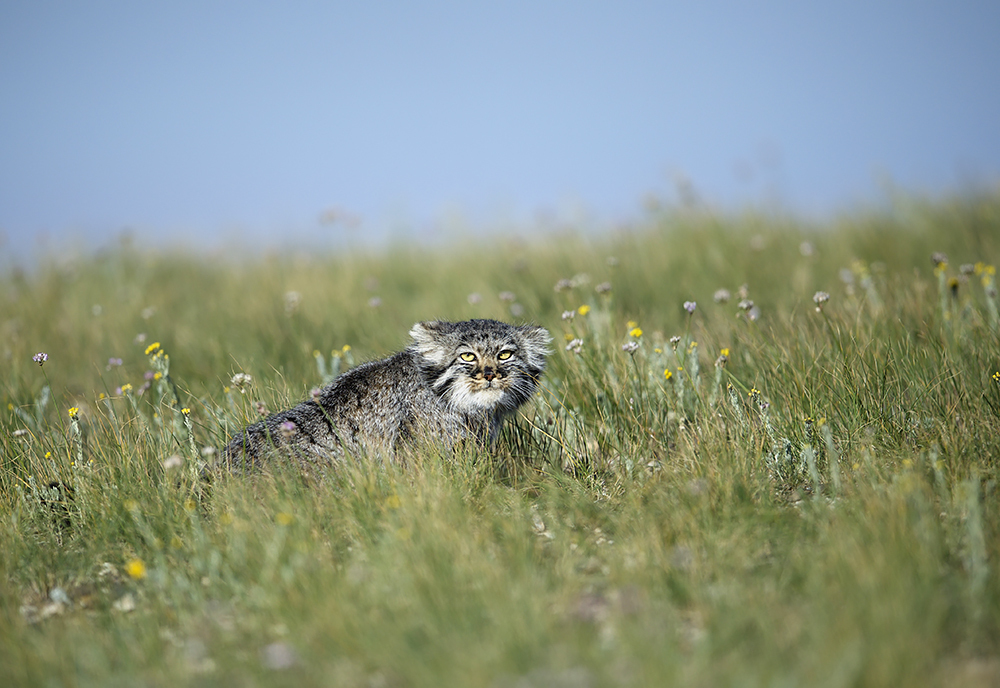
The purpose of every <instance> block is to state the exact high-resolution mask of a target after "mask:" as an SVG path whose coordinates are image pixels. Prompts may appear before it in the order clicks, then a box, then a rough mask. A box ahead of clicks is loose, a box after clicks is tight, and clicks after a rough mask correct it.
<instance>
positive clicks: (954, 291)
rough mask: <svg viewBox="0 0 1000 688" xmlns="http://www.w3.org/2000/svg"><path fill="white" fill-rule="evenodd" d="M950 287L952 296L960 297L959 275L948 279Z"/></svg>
mask: <svg viewBox="0 0 1000 688" xmlns="http://www.w3.org/2000/svg"><path fill="white" fill-rule="evenodd" d="M948 289H950V290H951V296H952V298H957V297H958V278H957V277H952V278H951V279H949V280H948Z"/></svg>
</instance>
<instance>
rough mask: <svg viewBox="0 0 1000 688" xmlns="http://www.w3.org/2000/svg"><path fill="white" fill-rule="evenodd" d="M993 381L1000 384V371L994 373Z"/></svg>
mask: <svg viewBox="0 0 1000 688" xmlns="http://www.w3.org/2000/svg"><path fill="white" fill-rule="evenodd" d="M993 382H995V383H997V384H998V385H1000V371H998V372H996V373H993Z"/></svg>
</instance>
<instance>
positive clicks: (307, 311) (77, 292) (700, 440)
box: [0, 196, 1000, 686]
mask: <svg viewBox="0 0 1000 688" xmlns="http://www.w3.org/2000/svg"><path fill="white" fill-rule="evenodd" d="M998 252H1000V197H997V196H985V197H976V198H961V199H955V200H952V201H938V202H934V203H929V202H921V201H914V200H906V199H899V200H898V201H897V205H896V206H895V207H894V208H893V209H892V211H891V212H890V211H886V212H868V213H863V212H859V213H856V214H854V215H850V216H845V217H843V218H840V219H837V220H835V221H832V222H830V223H829V224H826V225H822V226H810V225H805V224H803V223H801V222H798V221H796V220H794V219H790V218H784V217H773V216H762V215H756V214H747V215H745V216H716V215H713V214H712V213H709V212H687V213H669V214H664V215H661V216H655V217H650V218H649V219H648V221H647V222H645V223H643V224H642V226H639V227H635V228H633V229H630V230H627V231H618V232H616V233H612V234H608V235H603V236H593V235H583V234H574V233H566V234H564V235H559V236H550V237H547V238H542V239H531V240H525V239H521V238H518V237H517V236H516V234H515V233H514V231H513V230H511V233H510V234H509V235H508V234H505V235H502V236H494V237H490V238H486V239H484V238H482V237H478V238H475V239H469V240H461V239H459V240H454V241H453V242H452V244H450V245H449V246H447V247H446V248H444V247H438V248H434V249H432V248H427V247H425V248H420V247H406V248H405V249H402V248H399V249H393V250H388V251H384V252H371V253H363V252H353V253H351V254H350V255H326V256H318V255H297V254H295V253H294V252H289V253H286V254H280V255H268V256H260V255H254V254H252V253H243V254H240V253H236V254H229V255H226V256H211V257H208V256H197V255H194V254H192V253H188V252H183V251H180V252H176V253H162V252H153V251H140V250H137V249H135V248H132V247H129V246H122V247H120V248H119V249H117V250H113V251H109V252H106V253H103V254H101V255H98V256H90V257H85V258H73V259H66V258H64V259H58V260H57V259H55V258H53V259H52V260H51V261H50V262H47V263H45V264H43V265H40V266H39V267H38V268H37V269H35V270H32V271H30V272H18V271H10V272H9V273H8V274H6V275H4V276H3V277H2V279H0V284H2V298H3V309H2V311H0V328H2V329H0V331H2V337H3V339H2V343H0V357H2V359H3V361H4V366H5V374H4V376H3V378H2V387H0V396H2V402H3V408H2V409H0V450H2V456H3V461H2V465H0V518H2V520H3V524H4V525H3V528H2V529H0V576H2V580H3V585H2V587H0V666H2V667H4V680H5V681H6V682H8V683H9V684H10V685H49V684H59V685H79V686H85V685H102V686H104V685H117V684H121V685H157V686H158V685H175V684H177V683H182V684H201V683H205V684H209V683H210V684H213V685H229V684H232V685H286V684H295V685H347V686H350V685H366V686H367V685H385V686H395V685H399V686H424V685H426V686H440V685H456V686H476V685H483V686H508V685H509V686H524V685H538V686H561V685H566V686H569V685H573V686H578V685H582V686H597V685H637V686H639V685H671V684H678V685H705V686H715V685H772V684H786V685H819V686H856V685H860V686H897V685H903V684H911V685H972V686H976V685H983V686H986V685H996V684H997V683H998V682H1000V644H998V641H1000V613H998V611H1000V584H998V576H997V567H996V559H997V555H998V547H997V542H998V534H1000V509H998V508H997V486H996V481H997V477H998V476H997V473H998V471H997V468H998V457H1000V432H998V430H1000V374H997V372H998V371H1000V323H998V317H997V296H996V281H995V270H994V268H993V265H994V264H995V263H996V261H997V257H998ZM936 253H937V254H940V255H935V254H936ZM932 255H935V258H934V260H933V261H932ZM234 256H235V257H234ZM723 290H724V291H723ZM502 292H508V293H503V294H502V296H501V293H502ZM725 292H728V297H727V295H726V293H725ZM819 292H823V293H825V294H826V295H828V297H829V298H828V299H825V298H823V296H821V295H820V294H818V293H819ZM814 297H815V298H814ZM751 302H752V303H751ZM471 317H494V318H501V319H505V320H512V321H517V320H529V321H533V322H536V323H538V324H542V325H545V326H546V327H548V328H549V329H550V331H551V332H552V333H553V335H554V337H555V341H554V343H553V353H552V355H551V356H550V359H549V370H548V371H547V373H546V377H545V379H544V384H543V387H542V390H541V392H540V394H539V395H538V398H537V399H536V401H535V402H534V403H533V404H532V405H531V406H529V407H527V408H526V410H525V412H523V413H521V414H519V415H518V417H517V418H515V419H514V420H513V421H512V422H511V423H510V424H509V426H508V427H507V428H506V429H505V431H504V433H503V435H502V437H501V439H500V441H499V443H498V445H497V446H496V447H494V448H493V450H492V451H480V450H477V449H476V448H475V447H466V448H463V449H461V450H458V451H456V452H454V453H444V452H443V451H442V450H441V449H440V448H437V447H433V446H431V447H419V448H416V449H415V450H414V451H413V452H411V453H410V454H408V455H407V456H405V457H401V460H400V461H399V462H397V463H396V464H392V465H380V464H379V465H373V464H368V463H363V462H358V463H352V464H350V465H347V466H344V467H342V468H340V469H338V470H337V471H335V472H332V473H330V474H329V475H325V476H317V475H312V474H303V473H302V472H300V471H299V470H297V469H296V468H295V467H293V466H282V465H276V466H274V467H273V470H271V471H268V472H266V473H264V474H261V475H256V476H250V477H231V476H219V475H215V476H214V477H213V479H212V480H211V481H208V482H207V481H205V480H203V479H202V471H203V468H204V466H205V465H207V464H210V463H211V461H212V459H213V454H212V452H213V449H214V448H218V447H220V446H221V445H222V443H224V442H225V440H226V438H227V437H228V435H229V434H230V433H232V432H234V431H235V430H236V429H238V428H239V427H241V426H242V425H243V424H245V423H247V422H251V421H253V420H254V419H255V418H257V417H259V415H258V413H259V409H260V408H263V409H266V410H271V411H273V410H276V409H279V408H283V407H287V406H288V405H291V404H293V403H295V402H297V401H298V400H300V399H302V398H304V397H306V396H307V395H308V393H309V390H310V389H311V388H312V387H315V386H318V385H320V384H322V383H323V382H324V380H325V379H329V378H330V377H331V376H333V375H335V374H336V373H337V372H342V371H343V370H345V369H347V368H348V367H350V366H352V365H354V364H356V363H358V362H360V361H362V360H366V359H370V358H374V357H378V356H382V355H385V354H386V353H388V352H390V351H393V350H397V349H398V348H400V347H402V346H405V345H406V332H407V331H408V329H409V327H410V326H411V325H412V323H413V322H414V321H416V320H423V319H432V318H446V319H465V318H471ZM154 345H155V346H154ZM39 352H44V353H46V354H47V356H48V358H47V360H46V361H44V362H43V363H42V364H41V365H40V364H39V363H38V362H35V361H33V360H32V356H33V355H34V354H36V353H39ZM118 359H121V360H120V362H119V360H118ZM237 374H242V375H244V376H249V380H247V379H246V378H245V377H244V378H242V379H241V378H237V379H236V380H234V376H236V375H237ZM70 410H72V413H70Z"/></svg>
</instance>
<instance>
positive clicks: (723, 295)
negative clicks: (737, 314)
mask: <svg viewBox="0 0 1000 688" xmlns="http://www.w3.org/2000/svg"><path fill="white" fill-rule="evenodd" d="M731 296H732V294H730V293H729V290H728V289H718V290H716V292H715V294H713V295H712V299H713V300H714V301H715V302H716V303H727V302H728V301H729V298H730V297H731Z"/></svg>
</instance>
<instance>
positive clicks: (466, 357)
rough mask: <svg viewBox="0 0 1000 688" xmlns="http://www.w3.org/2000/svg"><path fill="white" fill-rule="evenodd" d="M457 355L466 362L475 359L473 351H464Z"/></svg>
mask: <svg viewBox="0 0 1000 688" xmlns="http://www.w3.org/2000/svg"><path fill="white" fill-rule="evenodd" d="M458 357H459V358H461V359H462V360H463V361H467V362H468V361H475V360H476V355H475V354H473V353H469V352H468V351H466V352H465V353H464V354H459V356H458Z"/></svg>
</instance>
